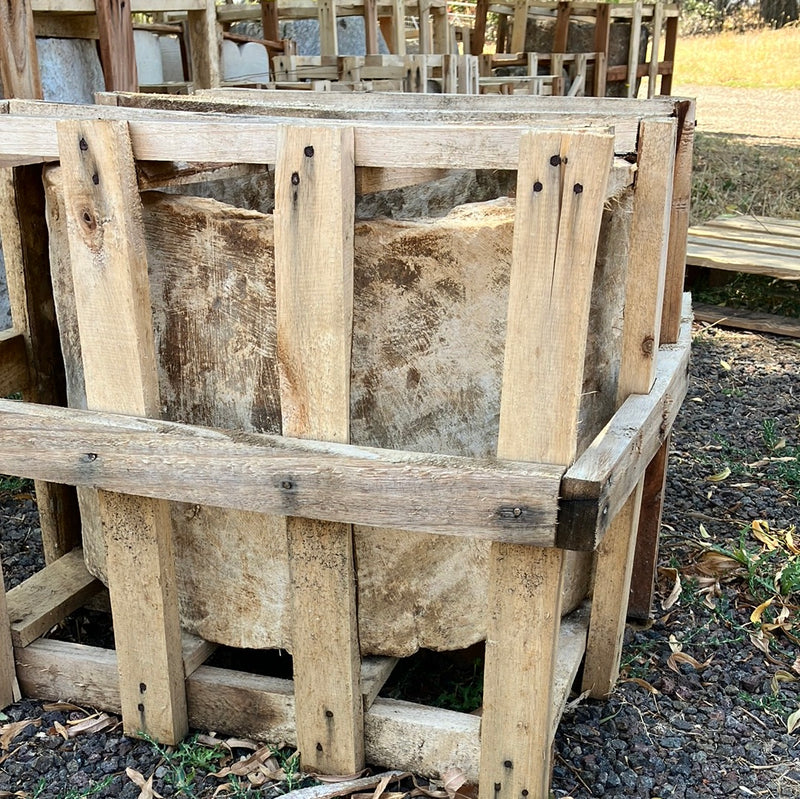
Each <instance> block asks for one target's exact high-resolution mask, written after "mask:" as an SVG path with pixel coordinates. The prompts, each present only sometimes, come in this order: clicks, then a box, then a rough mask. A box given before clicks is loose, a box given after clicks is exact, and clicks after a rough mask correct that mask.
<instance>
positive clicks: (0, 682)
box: [0, 564, 20, 709]
mask: <svg viewBox="0 0 800 799" xmlns="http://www.w3.org/2000/svg"><path fill="white" fill-rule="evenodd" d="M19 698H20V691H19V683H18V682H17V671H16V667H15V665H14V646H13V644H12V642H11V624H10V622H9V616H8V606H7V603H6V592H5V589H4V588H3V567H2V564H0V709H2V708H5V707H7V706H8V705H10V704H11V703H12V702H16V701H17V700H18V699H19Z"/></svg>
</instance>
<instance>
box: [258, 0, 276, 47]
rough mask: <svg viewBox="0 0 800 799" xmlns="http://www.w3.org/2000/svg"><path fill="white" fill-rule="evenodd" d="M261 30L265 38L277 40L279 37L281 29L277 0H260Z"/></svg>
mask: <svg viewBox="0 0 800 799" xmlns="http://www.w3.org/2000/svg"><path fill="white" fill-rule="evenodd" d="M259 5H260V6H261V30H262V32H263V34H264V38H265V39H270V40H272V41H275V42H278V41H280V38H281V32H280V31H281V29H280V24H279V18H278V0H262V2H261V3H260V4H259Z"/></svg>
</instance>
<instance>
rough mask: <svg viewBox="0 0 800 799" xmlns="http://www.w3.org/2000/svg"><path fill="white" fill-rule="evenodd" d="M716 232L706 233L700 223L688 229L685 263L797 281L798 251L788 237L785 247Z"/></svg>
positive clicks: (799, 265)
mask: <svg viewBox="0 0 800 799" xmlns="http://www.w3.org/2000/svg"><path fill="white" fill-rule="evenodd" d="M715 233H716V231H713V232H712V235H708V234H707V233H706V231H705V229H704V226H703V225H699V226H698V227H693V228H689V239H688V242H687V247H686V263H687V264H689V265H690V266H704V267H706V268H708V269H722V270H727V271H731V272H746V273H748V274H751V275H767V276H769V277H775V278H778V279H779V280H800V251H798V246H797V245H794V244H792V242H791V240H790V241H789V244H788V245H787V246H780V244H777V245H776V246H770V245H769V244H767V243H766V242H758V241H756V242H749V241H736V240H734V239H729V238H725V237H721V236H719V234H716V235H714V234H715Z"/></svg>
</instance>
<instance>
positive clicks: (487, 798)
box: [480, 132, 613, 799]
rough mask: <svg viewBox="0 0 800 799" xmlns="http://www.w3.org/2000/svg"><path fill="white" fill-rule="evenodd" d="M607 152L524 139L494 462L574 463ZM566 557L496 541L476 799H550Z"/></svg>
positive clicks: (584, 136) (597, 144) (572, 141)
mask: <svg viewBox="0 0 800 799" xmlns="http://www.w3.org/2000/svg"><path fill="white" fill-rule="evenodd" d="M612 150H613V143H612V137H611V136H610V135H608V134H599V133H579V134H567V133H559V132H547V133H538V134H537V133H533V132H530V133H526V134H524V135H523V136H522V138H521V143H520V156H519V171H518V177H517V210H516V217H515V223H514V239H513V245H512V263H511V279H510V280H511V282H510V288H509V305H508V324H507V333H506V351H505V359H504V366H503V383H502V392H501V403H500V429H499V438H498V452H497V454H498V457H500V458H511V459H516V460H536V461H539V462H543V463H554V464H564V465H567V464H569V463H570V462H571V461H572V460H573V458H574V457H575V453H576V447H577V434H578V433H577V431H578V412H579V406H580V393H581V385H582V380H583V363H584V354H585V350H586V340H587V334H588V321H589V306H590V299H591V289H592V280H593V274H594V264H595V257H596V251H597V239H598V236H599V231H600V222H601V219H602V212H603V203H604V198H605V188H606V182H607V179H608V172H609V169H610V166H611V160H612ZM532 386H536V387H538V390H534V391H531V387H532ZM565 558H566V555H565V553H564V551H563V550H560V549H557V548H541V547H532V546H521V545H517V544H507V543H494V544H493V545H492V548H491V553H490V578H489V598H488V610H489V618H488V628H487V639H486V666H485V671H484V715H483V721H482V725H481V762H480V796H481V799H519V797H520V796H531V797H545V796H547V795H548V785H549V780H550V749H551V745H552V735H553V728H554V721H555V719H556V718H557V715H556V712H555V711H554V709H553V707H552V696H553V671H554V665H555V657H556V645H557V639H558V633H559V628H560V623H561V586H562V577H563V567H564V562H565Z"/></svg>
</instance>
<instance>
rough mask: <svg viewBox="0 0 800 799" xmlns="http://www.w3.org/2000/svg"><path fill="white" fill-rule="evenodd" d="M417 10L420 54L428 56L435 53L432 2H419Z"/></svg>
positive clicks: (428, 0)
mask: <svg viewBox="0 0 800 799" xmlns="http://www.w3.org/2000/svg"><path fill="white" fill-rule="evenodd" d="M417 8H418V9H419V53H420V55H428V54H430V53H432V52H433V36H432V29H431V0H417Z"/></svg>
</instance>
